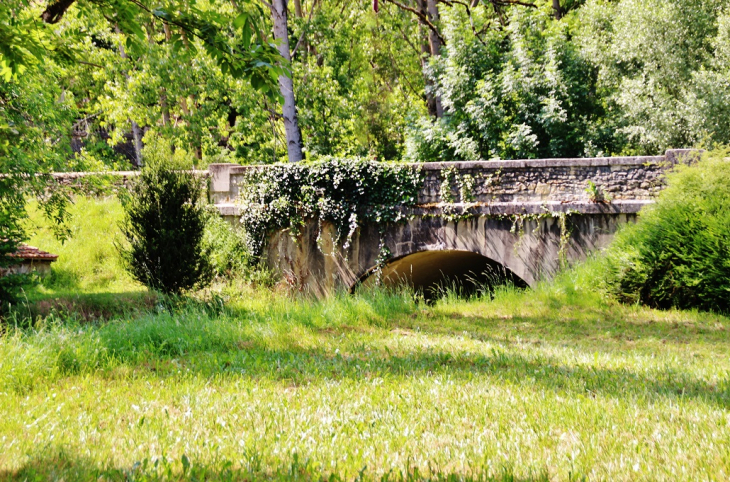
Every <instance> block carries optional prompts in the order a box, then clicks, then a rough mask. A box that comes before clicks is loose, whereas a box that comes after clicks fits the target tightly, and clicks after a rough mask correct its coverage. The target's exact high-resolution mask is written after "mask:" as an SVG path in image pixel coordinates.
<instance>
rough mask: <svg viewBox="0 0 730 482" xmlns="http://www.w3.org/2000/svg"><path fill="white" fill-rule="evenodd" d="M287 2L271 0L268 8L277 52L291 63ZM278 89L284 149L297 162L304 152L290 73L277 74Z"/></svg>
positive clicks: (284, 0)
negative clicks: (284, 139) (282, 122)
mask: <svg viewBox="0 0 730 482" xmlns="http://www.w3.org/2000/svg"><path fill="white" fill-rule="evenodd" d="M287 4H288V1H287V0H272V1H271V3H270V4H269V9H270V10H271V19H272V22H273V24H274V38H275V39H276V40H278V42H279V45H278V48H279V54H281V57H282V58H283V59H284V61H285V62H286V63H287V65H291V53H290V50H289V11H288V5H287ZM300 8H301V7H300ZM279 89H280V91H281V95H282V97H283V98H284V106H283V109H282V118H283V120H284V130H285V131H286V149H287V152H288V155H289V162H299V161H301V160H302V159H303V158H304V153H303V151H302V132H301V130H300V129H299V120H298V119H297V105H296V101H295V99H294V82H293V80H292V76H291V75H283V74H282V75H280V76H279Z"/></svg>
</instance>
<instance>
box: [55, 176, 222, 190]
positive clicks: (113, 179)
mask: <svg viewBox="0 0 730 482" xmlns="http://www.w3.org/2000/svg"><path fill="white" fill-rule="evenodd" d="M193 172H194V173H195V174H197V175H198V176H201V177H202V178H203V179H204V180H205V182H206V183H207V179H208V171H193ZM137 176H139V171H108V172H54V173H53V174H51V177H52V179H53V182H54V183H55V184H56V185H60V186H63V187H66V188H69V189H71V191H73V192H74V193H77V194H93V195H96V194H113V193H116V192H117V191H119V190H129V188H130V187H131V185H132V183H133V182H134V180H135V179H136V178H137Z"/></svg>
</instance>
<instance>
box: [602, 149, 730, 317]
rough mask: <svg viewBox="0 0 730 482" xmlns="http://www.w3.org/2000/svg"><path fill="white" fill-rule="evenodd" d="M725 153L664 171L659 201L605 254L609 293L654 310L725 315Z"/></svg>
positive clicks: (729, 177)
mask: <svg viewBox="0 0 730 482" xmlns="http://www.w3.org/2000/svg"><path fill="white" fill-rule="evenodd" d="M729 154H730V152H729V151H727V150H718V151H714V152H712V153H709V154H706V155H705V156H704V157H703V159H702V160H701V161H699V162H698V163H696V164H694V165H692V166H686V165H679V166H677V167H676V168H675V169H674V171H673V172H672V173H670V174H668V176H667V181H668V187H667V188H666V190H664V191H663V192H662V193H661V195H660V196H659V199H658V201H657V203H656V204H655V205H653V206H651V207H650V208H648V209H645V210H644V211H642V213H641V215H640V218H639V221H638V222H637V223H636V224H635V225H631V226H627V227H626V228H625V229H623V230H622V231H621V232H619V234H618V235H617V237H616V239H615V241H614V243H613V245H612V246H611V248H610V249H609V250H608V252H607V257H606V264H607V265H608V268H609V269H608V273H609V277H608V280H607V284H608V289H609V291H611V292H612V293H613V294H614V295H617V296H618V297H619V298H620V299H622V300H624V301H633V302H640V303H643V304H646V305H650V306H653V307H657V308H682V309H686V308H699V309H703V310H711V311H720V312H730V195H728V186H730V160H729V159H728V155H729Z"/></svg>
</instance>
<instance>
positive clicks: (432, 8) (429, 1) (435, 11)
mask: <svg viewBox="0 0 730 482" xmlns="http://www.w3.org/2000/svg"><path fill="white" fill-rule="evenodd" d="M426 11H427V12H428V19H429V20H430V21H431V23H432V24H434V25H438V22H439V19H440V16H439V7H438V5H436V0H426ZM428 43H429V45H430V46H431V55H433V56H434V57H438V56H439V55H441V39H440V38H439V36H438V35H436V32H434V31H433V30H431V29H429V30H428Z"/></svg>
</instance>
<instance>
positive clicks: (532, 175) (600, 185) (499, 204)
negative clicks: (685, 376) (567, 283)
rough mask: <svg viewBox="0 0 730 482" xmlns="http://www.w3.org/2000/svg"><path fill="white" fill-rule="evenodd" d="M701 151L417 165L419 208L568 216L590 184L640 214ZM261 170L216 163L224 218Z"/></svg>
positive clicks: (215, 196)
mask: <svg viewBox="0 0 730 482" xmlns="http://www.w3.org/2000/svg"><path fill="white" fill-rule="evenodd" d="M698 152H699V151H696V150H690V149H677V150H670V151H667V153H666V154H665V155H663V156H638V157H598V158H584V159H532V160H515V161H469V162H429V163H423V164H414V167H418V168H420V169H421V170H422V172H423V175H424V183H423V188H422V189H421V191H420V193H419V195H418V202H417V204H418V205H419V206H420V207H421V208H422V209H428V208H429V206H433V205H435V204H444V203H445V204H471V205H472V206H473V207H474V208H476V209H477V210H479V211H483V210H485V206H487V205H489V206H490V208H489V209H488V210H490V212H491V211H494V212H495V213H496V214H500V213H502V212H501V211H504V214H510V213H511V212H512V211H514V209H515V208H514V207H510V206H508V204H518V205H520V206H523V207H524V208H526V209H528V210H530V209H531V208H530V207H529V206H530V205H533V206H542V205H546V204H547V205H553V204H554V205H556V210H558V211H565V210H566V209H569V208H568V207H567V206H563V207H562V208H561V207H560V206H559V205H564V204H566V203H572V204H575V205H576V206H577V207H578V208H580V210H583V209H587V208H586V207H585V206H583V205H584V204H586V203H591V202H592V201H595V199H591V198H590V194H589V193H588V192H587V191H586V187H587V186H588V182H589V181H590V182H592V183H593V184H594V185H595V186H596V188H597V190H598V192H600V193H601V194H603V195H604V196H605V197H606V198H607V199H610V200H611V201H612V202H614V203H615V204H616V207H621V206H623V208H625V209H626V210H628V212H636V210H638V209H639V208H640V207H641V206H642V205H643V204H645V202H647V201H648V202H650V201H651V200H652V199H653V198H654V197H655V196H656V195H657V194H658V192H659V191H660V190H661V189H662V188H663V187H664V180H663V179H664V177H663V174H664V172H665V171H666V170H667V168H669V167H671V166H673V165H674V164H676V163H677V162H686V161H688V160H690V159H692V158H696V157H697V156H698ZM262 168H265V166H239V165H236V164H212V165H211V166H210V167H209V169H210V173H211V179H212V182H211V192H210V194H211V200H212V201H213V203H215V204H217V205H219V208H220V209H221V212H222V214H224V215H226V214H227V215H236V214H237V213H238V209H237V208H236V207H235V203H236V200H237V199H238V197H239V194H240V191H239V184H240V183H241V182H242V181H243V180H244V178H245V175H246V173H247V172H249V170H251V169H262ZM444 181H447V182H446V183H445V182H444ZM444 186H449V187H448V188H445V187H444ZM465 197H466V199H465ZM445 198H446V199H445ZM623 208H622V210H623ZM520 209H522V208H520ZM535 209H537V208H535ZM591 209H593V210H595V209H599V208H597V207H594V208H591ZM600 209H601V210H603V208H600ZM624 212H626V211H624Z"/></svg>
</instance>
